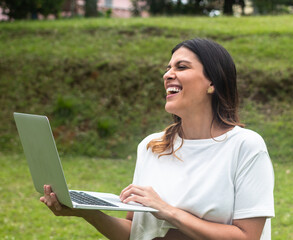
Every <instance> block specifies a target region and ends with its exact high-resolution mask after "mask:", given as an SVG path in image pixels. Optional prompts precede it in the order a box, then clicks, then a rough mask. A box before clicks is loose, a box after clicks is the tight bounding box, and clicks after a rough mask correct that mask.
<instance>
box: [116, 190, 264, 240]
mask: <svg viewBox="0 0 293 240" xmlns="http://www.w3.org/2000/svg"><path fill="white" fill-rule="evenodd" d="M120 198H121V200H122V201H123V202H125V203H127V202H129V201H136V202H139V203H141V204H143V205H145V206H148V207H153V208H155V209H157V210H159V212H156V213H153V214H154V216H155V217H157V218H159V219H163V220H166V221H168V222H169V223H171V224H172V225H173V226H175V227H176V228H178V230H179V231H180V232H181V233H183V234H184V235H186V236H188V237H189V238H191V239H200V240H203V239H217V240H221V239H223V240H224V239H227V240H232V239H237V240H238V239H239V240H254V239H259V238H260V236H261V233H262V230H263V227H264V224H265V218H264V217H261V218H250V219H242V220H234V221H233V223H232V225H226V224H219V223H213V222H209V221H206V220H203V219H200V218H198V217H196V216H194V215H192V214H190V213H188V212H186V211H183V210H181V209H178V208H175V207H173V206H171V205H169V204H167V203H166V202H164V201H163V200H162V199H161V198H160V197H159V195H158V194H157V193H156V192H155V191H154V190H153V189H152V188H151V187H141V186H135V185H129V186H128V187H127V188H125V189H124V190H123V191H122V192H121V195H120ZM163 239H164V238H163Z"/></svg>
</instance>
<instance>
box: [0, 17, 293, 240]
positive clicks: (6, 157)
mask: <svg viewBox="0 0 293 240" xmlns="http://www.w3.org/2000/svg"><path fill="white" fill-rule="evenodd" d="M292 20H293V16H274V17H270V16H267V17H242V18H230V17H221V18H206V17H196V18H195V17H176V18H167V17H155V18H148V19H142V18H131V19H78V20H77V19H74V20H58V21H16V22H13V23H0V55H1V57H0V106H1V111H0V122H1V124H0V167H1V168H0V181H1V185H0V194H1V199H0V208H1V209H0V210H1V211H0V237H1V238H3V239H48V238H50V239H81V238H82V239H93V238H96V239H104V238H103V237H102V236H101V235H99V233H97V232H96V230H95V229H94V228H92V227H91V226H89V225H88V224H87V223H85V222H84V221H81V220H80V219H74V218H61V217H60V218H57V217H54V216H52V215H51V214H50V213H49V211H48V210H47V209H46V208H45V207H44V206H42V205H41V204H40V203H39V202H38V198H39V195H38V194H37V193H35V191H34V190H33V185H32V182H31V179H30V175H29V171H28V168H27V166H26V163H25V160H24V156H23V155H22V148H21V146H20V142H19V138H18V135H17V132H16V128H15V124H14V121H13V118H12V113H13V112H14V111H19V112H28V113H36V114H45V115H47V116H49V118H50V121H51V124H52V128H53V133H54V136H55V138H56V140H57V146H58V148H59V151H60V152H61V155H63V156H65V155H66V156H72V157H64V160H63V165H64V170H65V174H66V176H67V181H68V182H69V183H70V187H73V188H82V189H89V190H99V191H111V192H115V193H119V192H120V191H121V189H122V188H123V187H124V186H126V185H128V184H129V183H130V182H131V179H132V174H133V169H134V164H135V161H134V157H133V156H134V153H135V151H136V146H137V143H138V142H139V141H140V140H141V139H142V138H143V137H145V136H146V135H147V134H149V133H151V132H154V131H159V130H161V129H163V128H164V127H165V126H166V125H167V124H168V123H169V122H170V116H169V115H168V114H166V113H165V112H164V110H163V109H164V102H165V97H164V95H165V93H164V89H163V82H162V78H161V77H162V74H163V72H164V70H165V66H166V64H167V63H168V61H169V58H170V50H171V49H172V48H173V47H174V45H176V44H177V43H178V42H180V41H182V40H185V39H190V38H193V37H195V36H199V37H208V38H211V39H214V40H216V41H217V42H219V43H220V44H222V45H223V46H224V47H226V48H227V50H228V51H229V52H230V53H231V55H232V56H233V58H234V60H235V63H236V66H237V69H238V86H239V92H240V97H241V104H240V105H241V111H240V115H241V119H242V121H243V122H244V123H245V124H246V125H247V128H250V129H253V130H255V131H257V132H258V133H260V134H261V135H262V136H263V138H264V139H265V141H266V143H267V146H268V149H269V153H270V156H271V159H272V161H273V164H274V168H275V182H276V185H275V202H276V205H275V206H276V218H274V219H273V221H272V227H273V228H272V234H273V239H274V240H275V239H277V240H278V239H280V240H281V239H282V240H283V239H293V236H292V232H293V227H292V226H293V219H292V214H293V209H292V202H293V199H292V191H291V186H292V181H293V178H292V174H293V172H292V170H293V169H292V163H291V161H292V156H293V149H292V143H293V135H292V132H293V110H292V102H293V97H292V96H293V85H292V80H293V68H292V63H293V55H292V52H293V44H292V40H291V39H292V36H293V21H292ZM81 156H83V157H81ZM86 156H87V157H86ZM114 158H115V159H114ZM122 159H123V160H122ZM109 172H110V173H111V174H109ZM110 214H112V215H115V216H119V217H124V216H125V213H123V212H110ZM64 229H66V231H64Z"/></svg>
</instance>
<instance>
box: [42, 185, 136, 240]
mask: <svg viewBox="0 0 293 240" xmlns="http://www.w3.org/2000/svg"><path fill="white" fill-rule="evenodd" d="M40 201H41V202H43V203H45V204H46V205H47V206H48V207H49V209H50V210H51V211H52V212H53V213H54V214H55V215H56V216H75V217H82V218H84V219H85V220H86V221H87V222H88V223H90V224H91V225H93V226H94V227H95V228H96V229H97V230H98V231H99V232H101V233H102V234H103V235H105V236H106V237H107V238H109V239H111V240H112V239H113V240H115V239H117V240H123V239H127V240H128V239H129V236H130V230H131V223H132V216H131V215H132V214H131V213H128V214H127V217H126V219H121V218H116V217H112V216H109V215H107V214H105V213H103V212H101V211H98V210H85V209H73V208H69V207H66V206H64V205H61V204H60V203H59V201H58V199H57V196H56V194H55V193H54V192H52V190H51V187H50V186H49V185H45V186H44V196H43V197H41V198H40Z"/></svg>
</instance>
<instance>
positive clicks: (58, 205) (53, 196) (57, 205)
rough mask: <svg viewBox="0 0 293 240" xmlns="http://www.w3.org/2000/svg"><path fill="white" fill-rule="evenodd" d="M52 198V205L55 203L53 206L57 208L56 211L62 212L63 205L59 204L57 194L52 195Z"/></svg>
mask: <svg viewBox="0 0 293 240" xmlns="http://www.w3.org/2000/svg"><path fill="white" fill-rule="evenodd" d="M50 196H51V199H52V203H53V206H54V207H55V209H56V210H57V211H61V210H62V206H61V204H60V203H59V201H58V199H57V196H56V194H55V193H51V194H50Z"/></svg>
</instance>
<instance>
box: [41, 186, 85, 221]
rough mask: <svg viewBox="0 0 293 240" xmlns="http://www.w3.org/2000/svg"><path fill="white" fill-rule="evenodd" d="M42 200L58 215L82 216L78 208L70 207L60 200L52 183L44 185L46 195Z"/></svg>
mask: <svg viewBox="0 0 293 240" xmlns="http://www.w3.org/2000/svg"><path fill="white" fill-rule="evenodd" d="M40 201H41V202H43V203H45V204H46V205H47V207H48V208H49V209H50V210H51V211H52V212H53V213H54V214H55V215H56V216H76V217H77V216H80V214H79V212H80V211H79V210H78V209H73V208H69V207H67V206H65V205H62V204H61V203H60V202H59V201H58V199H57V196H56V194H55V193H54V192H53V191H52V189H51V186H50V185H44V196H43V197H41V198H40Z"/></svg>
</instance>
